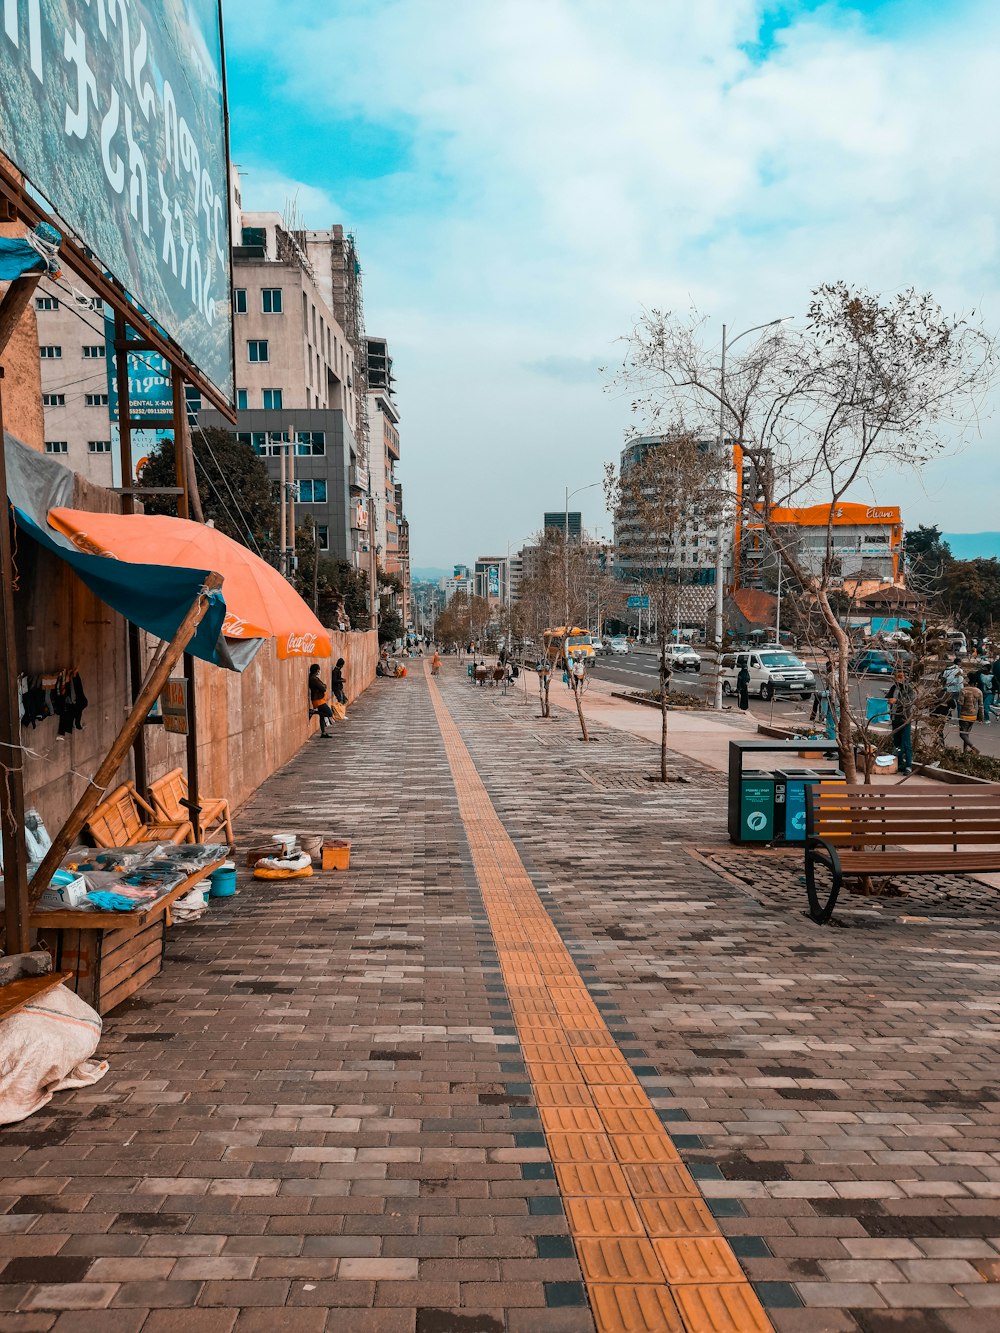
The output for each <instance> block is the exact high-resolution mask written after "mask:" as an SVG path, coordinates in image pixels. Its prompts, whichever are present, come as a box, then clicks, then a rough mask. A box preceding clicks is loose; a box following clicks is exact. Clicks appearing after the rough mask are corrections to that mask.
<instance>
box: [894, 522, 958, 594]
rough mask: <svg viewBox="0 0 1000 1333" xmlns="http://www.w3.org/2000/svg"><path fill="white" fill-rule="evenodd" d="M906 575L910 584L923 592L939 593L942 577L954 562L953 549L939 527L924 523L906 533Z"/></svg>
mask: <svg viewBox="0 0 1000 1333" xmlns="http://www.w3.org/2000/svg"><path fill="white" fill-rule="evenodd" d="M905 550H906V573H907V576H908V579H909V582H910V584H911V585H912V586H913V587H917V588H919V589H920V591H921V592H938V591H940V589H941V586H942V576H943V574H944V572H945V570H946V569H947V567H948V565H949V564H950V563H951V561H952V558H953V557H952V554H951V547H950V546H949V545H948V543H947V542H946V541H944V540H943V538H942V536H941V529H940V528H938V527H925V526H924V524H923V523H921V524H919V525H918V526H917V527H916V528H911V529H909V530H908V531H907V533H906V538H905Z"/></svg>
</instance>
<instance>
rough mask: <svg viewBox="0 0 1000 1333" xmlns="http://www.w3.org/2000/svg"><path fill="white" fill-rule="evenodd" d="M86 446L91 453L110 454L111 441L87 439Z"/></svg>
mask: <svg viewBox="0 0 1000 1333" xmlns="http://www.w3.org/2000/svg"><path fill="white" fill-rule="evenodd" d="M87 448H88V449H89V450H90V452H91V453H92V454H110V452H111V441H110V440H88V441H87Z"/></svg>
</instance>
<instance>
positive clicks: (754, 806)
mask: <svg viewBox="0 0 1000 1333" xmlns="http://www.w3.org/2000/svg"><path fill="white" fill-rule="evenodd" d="M773 837H774V774H773V773H762V772H757V771H756V770H754V769H744V770H743V774H742V776H741V778H740V839H739V840H740V842H770V841H771V839H772V838H773Z"/></svg>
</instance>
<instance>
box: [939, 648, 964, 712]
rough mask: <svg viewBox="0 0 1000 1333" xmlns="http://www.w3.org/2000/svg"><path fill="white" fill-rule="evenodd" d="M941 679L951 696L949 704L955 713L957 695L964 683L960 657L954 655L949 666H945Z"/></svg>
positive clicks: (956, 710) (956, 709)
mask: <svg viewBox="0 0 1000 1333" xmlns="http://www.w3.org/2000/svg"><path fill="white" fill-rule="evenodd" d="M941 680H942V683H943V684H944V687H945V689H946V690H947V691H948V694H949V695H950V696H951V704H952V707H953V708H954V710H955V712H956V714H957V713H958V696H959V695H960V694H961V693H962V687H963V686H964V684H965V672H964V671H963V670H962V659H961V658H960V657H956V658H955V660H954V662H952V664H951V666H950V667H946V668H945V670H944V671H943V673H942V675H941Z"/></svg>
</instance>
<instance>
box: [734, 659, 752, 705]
mask: <svg viewBox="0 0 1000 1333" xmlns="http://www.w3.org/2000/svg"><path fill="white" fill-rule="evenodd" d="M736 702H737V703H738V704H739V706H740V708H742V710H743V711H744V713H745V712H746V711H747V709H748V708H749V707H750V668H749V667H748V666H747V662H746V658H744V659H743V665H742V666H741V667H740V670H739V674H738V675H737V677H736Z"/></svg>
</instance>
